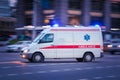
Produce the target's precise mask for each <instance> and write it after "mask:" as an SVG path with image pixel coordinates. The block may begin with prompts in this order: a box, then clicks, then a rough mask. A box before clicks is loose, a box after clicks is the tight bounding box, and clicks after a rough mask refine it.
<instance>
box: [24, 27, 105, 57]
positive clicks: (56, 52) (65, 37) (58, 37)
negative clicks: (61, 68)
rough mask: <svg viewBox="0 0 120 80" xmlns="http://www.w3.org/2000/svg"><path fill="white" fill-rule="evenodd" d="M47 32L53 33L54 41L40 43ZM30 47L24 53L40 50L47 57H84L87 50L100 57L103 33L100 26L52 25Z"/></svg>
mask: <svg viewBox="0 0 120 80" xmlns="http://www.w3.org/2000/svg"><path fill="white" fill-rule="evenodd" d="M46 34H53V36H54V37H53V41H52V42H47V43H42V42H41V43H39V41H40V40H41V39H42V38H43V37H44V36H45V35H46ZM28 49H29V51H28V52H27V53H23V54H34V53H35V52H40V53H42V54H43V56H44V57H45V58H82V57H83V55H84V54H85V53H86V52H91V53H93V55H94V57H100V56H101V53H102V52H103V51H102V49H103V41H102V33H101V29H100V28H98V27H79V28H74V27H52V28H49V29H45V30H43V31H42V32H41V33H40V34H39V35H38V37H37V38H36V39H35V40H34V41H33V43H32V44H31V45H30V46H29V47H28Z"/></svg>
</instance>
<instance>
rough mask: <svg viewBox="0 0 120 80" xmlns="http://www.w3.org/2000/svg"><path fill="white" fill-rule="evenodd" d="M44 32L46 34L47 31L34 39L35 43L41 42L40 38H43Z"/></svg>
mask: <svg viewBox="0 0 120 80" xmlns="http://www.w3.org/2000/svg"><path fill="white" fill-rule="evenodd" d="M44 34H45V33H40V34H39V35H38V36H37V37H36V38H35V39H34V40H33V43H37V42H39V40H40V39H41V38H42V36H43V35H44Z"/></svg>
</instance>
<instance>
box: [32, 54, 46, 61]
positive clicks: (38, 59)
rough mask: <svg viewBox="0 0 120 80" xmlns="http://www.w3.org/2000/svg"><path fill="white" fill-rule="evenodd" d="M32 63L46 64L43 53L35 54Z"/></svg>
mask: <svg viewBox="0 0 120 80" xmlns="http://www.w3.org/2000/svg"><path fill="white" fill-rule="evenodd" d="M31 61H33V62H44V56H43V55H42V54H41V53H34V54H33V56H32V59H31Z"/></svg>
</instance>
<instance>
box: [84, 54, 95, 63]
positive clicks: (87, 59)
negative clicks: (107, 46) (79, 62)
mask: <svg viewBox="0 0 120 80" xmlns="http://www.w3.org/2000/svg"><path fill="white" fill-rule="evenodd" d="M93 60H94V56H93V54H92V53H85V54H84V56H83V61H84V62H92V61H93Z"/></svg>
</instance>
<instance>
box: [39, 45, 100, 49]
mask: <svg viewBox="0 0 120 80" xmlns="http://www.w3.org/2000/svg"><path fill="white" fill-rule="evenodd" d="M72 48H74V49H77V48H100V45H55V46H47V47H43V48H40V49H72Z"/></svg>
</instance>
